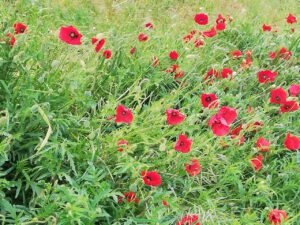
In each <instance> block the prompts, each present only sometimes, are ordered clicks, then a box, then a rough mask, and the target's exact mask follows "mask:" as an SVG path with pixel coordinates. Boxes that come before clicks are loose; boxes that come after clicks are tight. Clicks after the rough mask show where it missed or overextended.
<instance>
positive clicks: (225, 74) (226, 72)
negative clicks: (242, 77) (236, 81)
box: [221, 68, 233, 79]
mask: <svg viewBox="0 0 300 225" xmlns="http://www.w3.org/2000/svg"><path fill="white" fill-rule="evenodd" d="M232 73H233V71H232V69H229V68H224V69H222V71H221V75H222V77H223V78H228V77H229V76H230V79H232Z"/></svg>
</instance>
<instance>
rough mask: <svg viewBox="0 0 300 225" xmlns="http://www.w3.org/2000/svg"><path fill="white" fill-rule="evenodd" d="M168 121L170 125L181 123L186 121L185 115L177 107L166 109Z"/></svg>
mask: <svg viewBox="0 0 300 225" xmlns="http://www.w3.org/2000/svg"><path fill="white" fill-rule="evenodd" d="M166 115H167V121H168V124H169V125H175V124H179V123H181V122H183V121H184V119H185V115H183V114H182V113H181V112H179V111H178V110H176V109H167V111H166Z"/></svg>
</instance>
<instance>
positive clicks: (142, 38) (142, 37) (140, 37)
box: [138, 33, 148, 42]
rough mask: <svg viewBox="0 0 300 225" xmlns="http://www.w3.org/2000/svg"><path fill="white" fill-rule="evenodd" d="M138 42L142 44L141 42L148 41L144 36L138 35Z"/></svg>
mask: <svg viewBox="0 0 300 225" xmlns="http://www.w3.org/2000/svg"><path fill="white" fill-rule="evenodd" d="M138 39H139V41H141V42H143V41H147V40H148V36H147V35H146V34H143V33H142V34H139V37H138Z"/></svg>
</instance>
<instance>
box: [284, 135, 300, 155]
mask: <svg viewBox="0 0 300 225" xmlns="http://www.w3.org/2000/svg"><path fill="white" fill-rule="evenodd" d="M284 146H285V147H286V148H287V149H288V150H291V151H296V150H298V149H300V138H298V137H297V136H294V135H291V134H290V133H288V134H287V135H286V137H285V140H284Z"/></svg>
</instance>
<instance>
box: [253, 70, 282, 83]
mask: <svg viewBox="0 0 300 225" xmlns="http://www.w3.org/2000/svg"><path fill="white" fill-rule="evenodd" d="M276 76H277V72H272V71H271V70H262V71H259V72H258V73H257V78H258V82H259V83H269V82H273V81H275V77H276Z"/></svg>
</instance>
